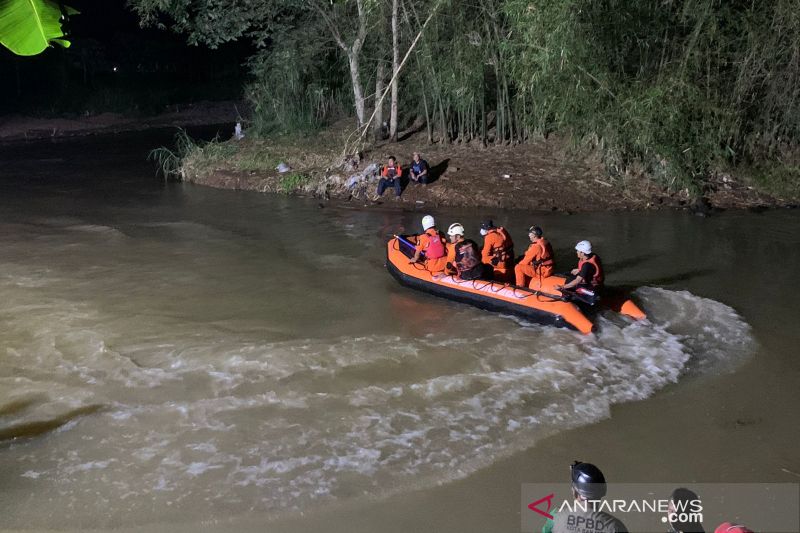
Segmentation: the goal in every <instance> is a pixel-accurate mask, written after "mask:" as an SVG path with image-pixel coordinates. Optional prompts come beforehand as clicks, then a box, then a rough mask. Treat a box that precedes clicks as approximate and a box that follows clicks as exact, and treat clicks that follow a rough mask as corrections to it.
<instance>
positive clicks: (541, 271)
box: [514, 226, 554, 289]
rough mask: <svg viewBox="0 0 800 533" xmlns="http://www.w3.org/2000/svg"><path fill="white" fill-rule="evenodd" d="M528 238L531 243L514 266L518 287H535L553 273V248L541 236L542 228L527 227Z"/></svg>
mask: <svg viewBox="0 0 800 533" xmlns="http://www.w3.org/2000/svg"><path fill="white" fill-rule="evenodd" d="M528 238H529V239H530V240H531V245H530V246H528V249H527V250H526V251H525V256H524V257H523V258H522V260H521V261H520V262H519V263H517V266H515V267H514V277H515V278H516V279H515V283H516V285H517V286H519V287H526V286H528V283H529V282H530V288H531V289H533V288H536V286H538V285H540V284H541V281H542V280H543V279H544V278H547V277H550V276H552V275H553V265H554V262H553V248H552V247H551V246H550V243H549V242H547V240H546V239H545V238H544V237H542V228H540V227H539V226H531V227H530V229H528Z"/></svg>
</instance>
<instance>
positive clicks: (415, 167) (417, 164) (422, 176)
mask: <svg viewBox="0 0 800 533" xmlns="http://www.w3.org/2000/svg"><path fill="white" fill-rule="evenodd" d="M428 170H429V169H428V162H427V161H425V160H424V159H421V158H420V157H419V152H414V161H412V163H411V170H410V171H409V173H408V176H409V178H411V181H412V182H414V183H421V184H423V185H427V184H428V181H429V179H430V174H429V172H428Z"/></svg>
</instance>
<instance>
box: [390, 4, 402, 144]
mask: <svg viewBox="0 0 800 533" xmlns="http://www.w3.org/2000/svg"><path fill="white" fill-rule="evenodd" d="M399 4H400V0H392V74H393V78H392V110H391V114H390V116H389V138H390V139H391V140H392V141H396V140H397V97H398V93H399V89H400V75H399V72H400V43H399V42H398V41H399V35H398V29H397V16H398V13H397V12H398V8H399Z"/></svg>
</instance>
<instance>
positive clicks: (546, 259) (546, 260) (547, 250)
mask: <svg viewBox="0 0 800 533" xmlns="http://www.w3.org/2000/svg"><path fill="white" fill-rule="evenodd" d="M533 245H534V246H538V247H539V248H540V249H541V254H539V257H541V259H539V260H538V261H537V262H536V264H535V265H533V267H534V268H536V269H538V268H541V267H543V266H544V267H549V266H553V265H554V264H555V262H554V261H553V247H552V246H550V243H549V242H547V239H543V238H539V239H538V240H537V241H536V242H535V243H533Z"/></svg>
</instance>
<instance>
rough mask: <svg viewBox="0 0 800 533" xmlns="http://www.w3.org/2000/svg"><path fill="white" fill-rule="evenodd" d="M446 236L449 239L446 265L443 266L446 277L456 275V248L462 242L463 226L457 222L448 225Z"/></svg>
mask: <svg viewBox="0 0 800 533" xmlns="http://www.w3.org/2000/svg"><path fill="white" fill-rule="evenodd" d="M447 236H448V237H450V242H448V243H447V263H446V264H445V268H444V273H445V274H447V275H448V276H454V275H456V274H458V269H457V268H456V246H458V243H460V242H461V241H463V240H464V226H462V225H461V223H459V222H454V223H453V224H450V227H449V228H447Z"/></svg>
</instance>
